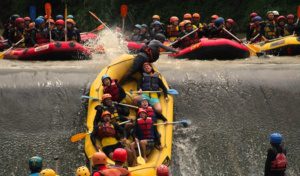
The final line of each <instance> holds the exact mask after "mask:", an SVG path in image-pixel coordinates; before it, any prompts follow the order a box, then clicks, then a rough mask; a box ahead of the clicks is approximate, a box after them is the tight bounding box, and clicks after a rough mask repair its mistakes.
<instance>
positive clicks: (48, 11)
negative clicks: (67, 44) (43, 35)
mask: <svg viewBox="0 0 300 176" xmlns="http://www.w3.org/2000/svg"><path fill="white" fill-rule="evenodd" d="M51 12H52V7H51V4H50V3H49V2H47V3H45V13H46V15H47V19H48V29H49V38H50V41H51V39H52V36H51V29H50V27H51V24H50V19H51Z"/></svg>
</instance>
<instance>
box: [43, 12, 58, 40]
mask: <svg viewBox="0 0 300 176" xmlns="http://www.w3.org/2000/svg"><path fill="white" fill-rule="evenodd" d="M54 27H55V22H54V20H53V19H52V18H50V19H48V20H47V22H46V26H45V29H44V34H45V36H46V37H47V39H48V40H49V41H50V34H49V32H51V40H52V41H53V40H54V38H53V37H54V35H55V30H54Z"/></svg>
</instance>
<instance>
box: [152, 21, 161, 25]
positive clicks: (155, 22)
mask: <svg viewBox="0 0 300 176" xmlns="http://www.w3.org/2000/svg"><path fill="white" fill-rule="evenodd" d="M153 25H158V26H161V22H159V21H154V22H153Z"/></svg>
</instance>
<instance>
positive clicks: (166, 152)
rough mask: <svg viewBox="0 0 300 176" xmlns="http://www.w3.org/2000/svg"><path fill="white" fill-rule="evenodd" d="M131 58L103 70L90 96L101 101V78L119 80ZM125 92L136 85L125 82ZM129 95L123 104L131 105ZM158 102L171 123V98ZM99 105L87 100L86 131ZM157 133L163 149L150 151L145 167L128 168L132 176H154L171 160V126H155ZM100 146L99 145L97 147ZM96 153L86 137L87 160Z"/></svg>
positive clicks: (91, 89)
mask: <svg viewBox="0 0 300 176" xmlns="http://www.w3.org/2000/svg"><path fill="white" fill-rule="evenodd" d="M133 58H134V57H133V56H132V55H122V56H121V57H120V58H119V59H117V60H116V61H115V62H114V63H112V64H110V65H109V66H108V67H106V68H104V69H103V70H102V71H101V73H100V74H99V75H98V76H97V78H96V79H95V81H94V82H93V84H92V85H91V88H90V96H91V97H97V98H99V99H101V97H102V94H103V87H102V83H101V77H102V76H103V75H104V74H108V75H109V76H110V77H112V78H113V79H118V80H121V79H122V77H123V76H124V74H125V73H126V72H127V71H128V69H129V68H130V67H131V66H132V64H133ZM133 77H135V78H136V79H137V80H138V79H139V78H140V77H141V75H140V74H139V73H137V74H136V75H133ZM162 80H163V82H164V84H165V85H166V87H168V84H167V82H166V80H165V79H164V78H163V77H162ZM122 86H123V88H124V90H125V91H126V92H129V91H130V90H136V88H137V83H136V82H135V81H134V80H131V81H127V82H125V84H124V85H122ZM132 98H133V97H132V96H131V94H130V93H128V94H127V97H126V98H125V100H124V101H125V103H127V104H132V103H133V102H132V100H133V99H132ZM160 102H161V105H162V107H163V115H164V116H165V117H166V118H167V119H168V122H172V121H173V97H172V96H170V95H169V101H168V102H166V101H165V100H164V98H163V96H161V97H160ZM97 105H99V101H94V100H89V104H88V115H87V122H86V126H87V128H88V131H89V132H91V131H93V122H94V118H95V115H96V110H95V107H96V106H97ZM135 115H136V114H135V111H134V110H131V112H130V117H135ZM157 128H158V131H159V133H160V134H161V145H162V146H163V147H164V148H163V150H161V151H158V150H157V149H154V150H153V151H151V153H150V155H149V156H148V162H147V163H146V164H145V165H139V166H136V167H129V171H130V172H131V175H132V176H145V175H147V176H155V175H156V167H157V166H159V165H161V164H162V163H165V164H168V162H170V159H171V151H172V136H173V129H172V125H159V126H157ZM97 142H99V141H97ZM99 146H100V145H99ZM95 152H96V148H95V146H94V145H93V143H92V141H91V137H90V135H87V136H86V138H85V153H86V156H87V157H88V159H91V157H92V155H93V154H94V153H95ZM109 163H110V164H113V161H111V160H109Z"/></svg>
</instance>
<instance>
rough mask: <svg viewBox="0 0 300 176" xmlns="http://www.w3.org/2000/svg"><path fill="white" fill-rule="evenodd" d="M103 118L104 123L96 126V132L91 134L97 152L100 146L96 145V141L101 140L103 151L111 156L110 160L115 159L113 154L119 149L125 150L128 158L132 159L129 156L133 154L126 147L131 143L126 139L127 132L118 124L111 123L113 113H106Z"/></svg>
mask: <svg viewBox="0 0 300 176" xmlns="http://www.w3.org/2000/svg"><path fill="white" fill-rule="evenodd" d="M101 118H102V121H101V122H99V123H98V124H97V125H95V126H94V130H93V132H92V134H91V139H92V142H93V144H94V145H95V146H96V148H97V150H99V149H100V146H98V144H96V139H99V140H100V144H101V146H102V151H103V152H104V153H105V154H106V155H107V156H109V158H112V157H113V152H114V150H115V149H117V148H125V149H126V150H127V154H128V158H132V156H129V155H130V154H131V153H132V152H131V151H130V149H129V148H127V147H125V145H126V144H128V143H129V142H128V141H127V139H126V131H125V130H124V128H122V127H121V126H120V125H118V123H115V122H112V121H111V113H110V112H109V111H104V112H103V113H102V116H101ZM119 139H120V141H119Z"/></svg>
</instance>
